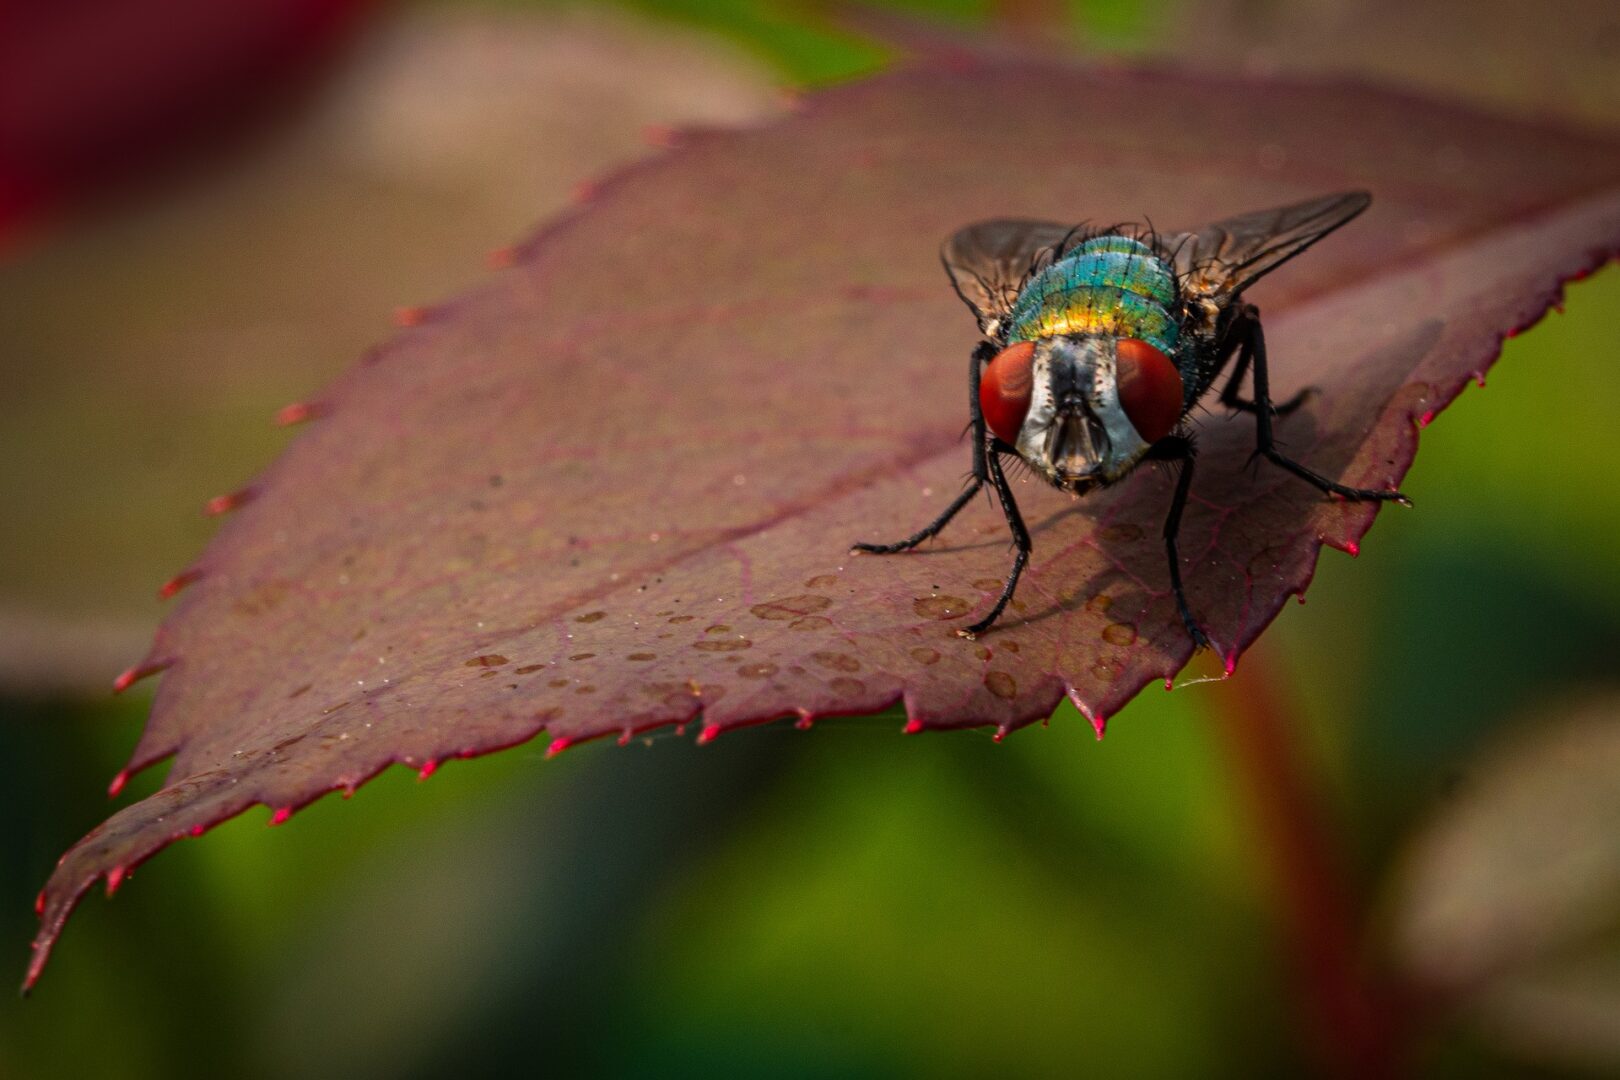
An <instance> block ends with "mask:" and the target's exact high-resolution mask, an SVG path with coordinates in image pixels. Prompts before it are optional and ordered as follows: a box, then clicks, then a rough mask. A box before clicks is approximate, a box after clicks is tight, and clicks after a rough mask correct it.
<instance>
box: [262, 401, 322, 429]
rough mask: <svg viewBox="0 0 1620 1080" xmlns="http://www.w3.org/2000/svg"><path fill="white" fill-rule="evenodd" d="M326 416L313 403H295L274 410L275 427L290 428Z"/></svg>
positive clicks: (317, 404) (320, 406)
mask: <svg viewBox="0 0 1620 1080" xmlns="http://www.w3.org/2000/svg"><path fill="white" fill-rule="evenodd" d="M325 415H326V409H325V407H323V406H322V405H320V404H319V403H317V402H313V401H295V402H293V403H292V404H291V405H283V406H282V407H281V408H280V409H278V410H276V415H275V418H274V419H275V425H276V427H292V426H293V425H295V424H302V423H304V422H305V421H306V420H315V419H318V418H319V417H322V416H325Z"/></svg>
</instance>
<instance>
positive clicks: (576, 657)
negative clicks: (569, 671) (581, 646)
mask: <svg viewBox="0 0 1620 1080" xmlns="http://www.w3.org/2000/svg"><path fill="white" fill-rule="evenodd" d="M595 655H596V654H595V653H593V652H577V653H575V654H574V655H573V656H570V657H569V658H568V659H570V660H589V659H590V658H591V657H593V656H595Z"/></svg>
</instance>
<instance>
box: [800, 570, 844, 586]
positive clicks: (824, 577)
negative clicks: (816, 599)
mask: <svg viewBox="0 0 1620 1080" xmlns="http://www.w3.org/2000/svg"><path fill="white" fill-rule="evenodd" d="M836 584H838V575H836V574H817V575H816V576H815V577H813V578H811V579H810V580H809V581H806V582H805V583H804V587H805V588H807V589H830V588H832V587H833V586H834V585H836Z"/></svg>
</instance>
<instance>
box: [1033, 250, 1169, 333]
mask: <svg viewBox="0 0 1620 1080" xmlns="http://www.w3.org/2000/svg"><path fill="white" fill-rule="evenodd" d="M1175 301H1176V278H1175V274H1174V273H1172V272H1171V270H1170V268H1169V267H1167V266H1166V265H1165V264H1164V262H1163V261H1162V260H1160V259H1159V258H1158V257H1157V256H1156V255H1154V254H1153V251H1152V249H1151V248H1149V247H1148V246H1147V245H1146V244H1143V243H1141V242H1140V241H1137V240H1132V239H1131V238H1130V237H1128V236H1094V237H1092V238H1091V239H1090V240H1087V241H1085V242H1084V243H1082V244H1081V245H1080V246H1079V247H1077V248H1075V249H1074V250H1073V251H1071V252H1070V253H1069V254H1067V255H1065V256H1064V257H1063V258H1062V259H1060V260H1058V261H1057V262H1055V263H1053V264H1052V265H1051V266H1048V267H1047V268H1046V269H1045V270H1042V271H1041V272H1040V273H1039V274H1037V275H1035V277H1034V278H1033V279H1032V280H1031V281H1030V282H1029V284H1028V285H1026V286H1025V287H1024V291H1023V292H1021V293H1019V294H1018V300H1017V302H1016V303H1015V304H1014V305H1013V309H1012V313H1011V315H1010V317H1009V319H1008V329H1007V340H1008V342H1009V343H1012V342H1019V341H1032V340H1034V339H1036V338H1044V337H1052V336H1054V335H1056V334H1096V335H1107V336H1110V337H1134V338H1141V339H1142V340H1143V341H1146V342H1150V343H1151V344H1152V345H1153V346H1154V347H1156V348H1157V349H1158V350H1159V351H1160V352H1162V353H1164V354H1166V355H1170V353H1171V352H1172V350H1173V349H1174V348H1175V345H1176V336H1177V333H1178V332H1179V330H1180V327H1179V325H1178V323H1177V322H1176V320H1175V319H1173V318H1172V317H1171V316H1170V308H1171V306H1173V305H1174V304H1175Z"/></svg>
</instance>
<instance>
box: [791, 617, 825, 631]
mask: <svg viewBox="0 0 1620 1080" xmlns="http://www.w3.org/2000/svg"><path fill="white" fill-rule="evenodd" d="M831 625H832V620H831V619H828V618H825V617H823V616H821V615H806V616H805V617H804V618H802V619H794V620H793V621H792V622H790V623H788V629H789V630H825V629H826V628H827V627H829V626H831Z"/></svg>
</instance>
